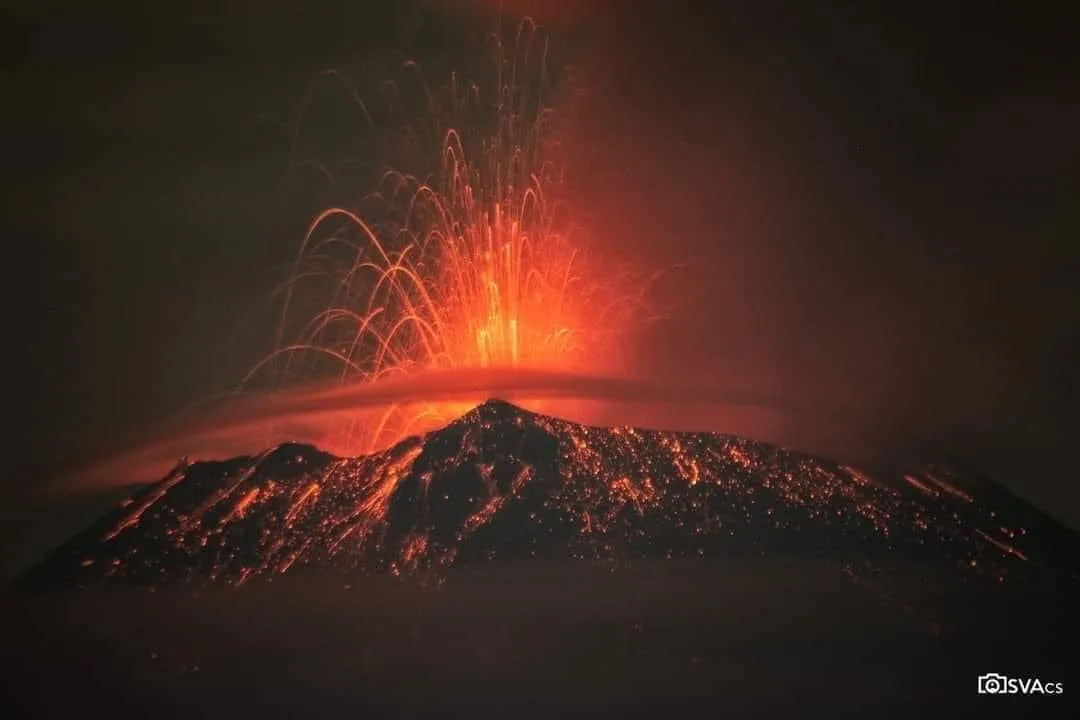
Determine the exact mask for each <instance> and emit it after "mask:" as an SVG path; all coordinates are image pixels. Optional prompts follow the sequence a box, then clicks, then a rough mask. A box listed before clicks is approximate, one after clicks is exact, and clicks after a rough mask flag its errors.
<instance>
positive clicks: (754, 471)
mask: <svg viewBox="0 0 1080 720" xmlns="http://www.w3.org/2000/svg"><path fill="white" fill-rule="evenodd" d="M1064 545H1068V546H1069V550H1070V553H1069V554H1067V555H1066V554H1063V552H1062V548H1063V546H1064ZM1076 547H1077V541H1076V537H1075V535H1074V534H1072V533H1070V532H1069V531H1068V530H1066V529H1064V528H1062V527H1061V526H1058V525H1056V524H1055V523H1054V522H1053V521H1051V520H1049V519H1048V518H1045V517H1044V516H1042V515H1040V514H1039V513H1038V512H1037V511H1035V510H1034V509H1033V508H1031V507H1030V506H1027V505H1026V504H1024V503H1022V501H1019V500H1018V499H1016V498H1013V497H1012V496H1009V495H1008V494H1007V493H1005V491H1003V490H1001V489H1000V488H997V486H994V485H992V484H991V483H988V482H986V481H983V480H980V479H977V478H973V479H971V480H970V481H969V480H968V479H967V478H966V477H962V476H960V475H959V474H957V473H956V472H955V471H950V470H948V469H946V468H941V467H932V468H925V469H921V470H918V471H914V470H913V471H909V472H907V473H903V474H900V475H898V476H897V477H895V478H894V477H888V478H886V477H880V476H871V475H869V474H867V473H865V472H862V471H860V470H857V469H855V468H851V467H847V466H844V465H839V464H835V463H830V462H827V461H824V460H821V459H818V458H815V457H812V456H809V455H806V454H802V453H798V452H793V451H789V450H785V449H782V448H779V447H776V446H773V445H769V444H766V443H761V442H756V441H751V440H747V439H743V438H739V437H734V436H729V435H720V434H707V433H675V432H662V431H650V430H640V429H634V428H597V427H588V426H584V425H579V424H575V423H571V422H567V421H563V420H559V419H556V418H552V417H547V416H543V415H538V414H534V413H531V412H528V411H525V410H522V409H520V408H518V407H516V406H514V405H511V404H509V403H506V402H502V401H498V400H492V401H489V402H487V403H484V404H483V405H480V406H478V407H477V408H475V409H473V410H472V411H470V412H468V413H467V414H465V415H464V416H462V417H461V418H459V419H458V420H456V421H454V422H452V423H450V424H449V425H448V426H446V427H445V428H443V429H441V430H438V431H435V432H432V433H429V434H427V435H425V436H423V437H412V438H408V439H406V440H404V441H402V442H400V443H398V444H397V445H395V446H393V447H392V448H390V449H388V450H385V451H383V452H379V453H375V454H372V455H368V456H364V457H359V458H338V457H334V456H332V455H329V454H327V453H324V452H321V451H319V450H317V449H316V448H313V447H310V446H307V445H297V444H287V445H282V446H279V447H277V448H275V449H273V450H271V451H268V452H265V453H263V454H261V455H259V456H256V457H240V458H235V459H232V460H228V461H224V462H203V463H195V464H187V463H181V464H180V465H178V466H177V467H176V468H175V469H174V470H173V471H172V472H171V473H169V475H168V476H167V477H166V478H165V479H163V480H162V481H160V482H159V483H157V484H155V485H153V486H151V487H149V488H147V489H145V490H143V491H142V492H141V493H140V494H138V495H136V496H134V497H132V498H131V499H130V500H128V501H127V502H126V503H125V504H124V505H123V506H122V507H120V508H118V509H117V510H116V511H115V512H114V513H112V514H110V515H109V516H107V517H105V518H102V519H101V520H100V521H99V522H98V523H95V524H94V525H93V526H92V527H90V528H88V529H87V530H85V531H83V532H82V533H80V534H78V535H77V536H75V537H73V538H72V539H71V540H69V541H68V542H67V543H65V544H64V545H62V546H61V547H59V548H58V549H56V550H55V551H54V552H53V553H52V554H51V555H50V556H49V557H47V558H46V559H45V560H44V561H43V562H42V563H41V564H40V565H38V566H36V567H34V568H32V569H31V570H30V571H29V572H28V573H27V574H26V575H25V576H24V578H23V580H24V582H25V584H28V585H31V586H38V587H41V586H65V587H66V586H72V585H76V586H92V585H101V584H117V583H130V584H137V585H149V586H155V585H159V584H164V583H169V582H173V581H195V582H206V581H209V582H219V583H227V584H239V583H243V582H245V581H248V580H251V579H254V578H260V577H271V576H277V575H280V574H282V573H290V572H296V571H299V570H301V569H303V568H316V569H327V568H329V569H340V570H343V571H349V572H356V571H360V572H378V573H387V572H389V573H411V572H417V571H429V570H436V571H437V570H440V569H446V568H450V567H453V566H462V565H470V564H476V563H484V562H489V561H492V560H513V559H528V558H545V559H551V558H575V559H582V560H611V561H629V560H633V559H635V558H661V559H663V558H697V557H702V558H708V557H721V558H729V557H733V556H742V557H754V556H758V555H770V556H778V555H781V556H782V555H799V556H812V557H819V558H827V559H830V560H836V561H838V562H839V563H840V565H841V566H842V567H843V568H844V569H845V571H847V572H849V573H851V574H853V575H857V576H863V575H866V576H868V577H869V576H876V575H875V573H876V572H877V570H878V569H879V568H880V567H882V565H883V564H887V563H889V562H892V561H893V560H901V561H905V562H907V561H914V562H915V563H917V565H918V567H919V568H920V569H921V570H920V571H927V572H930V571H932V572H937V573H941V574H942V576H947V577H951V578H970V579H973V580H975V581H987V582H990V583H993V584H999V583H1004V582H1007V581H1010V580H1013V579H1015V578H1023V577H1031V576H1032V573H1044V574H1045V573H1046V572H1049V573H1051V574H1053V575H1055V577H1069V578H1070V581H1072V580H1075V568H1074V567H1072V566H1070V565H1069V564H1068V563H1067V562H1065V563H1062V562H1061V561H1060V559H1061V558H1062V557H1075V555H1074V554H1071V553H1073V552H1075V549H1076ZM1055 551H1056V552H1055Z"/></svg>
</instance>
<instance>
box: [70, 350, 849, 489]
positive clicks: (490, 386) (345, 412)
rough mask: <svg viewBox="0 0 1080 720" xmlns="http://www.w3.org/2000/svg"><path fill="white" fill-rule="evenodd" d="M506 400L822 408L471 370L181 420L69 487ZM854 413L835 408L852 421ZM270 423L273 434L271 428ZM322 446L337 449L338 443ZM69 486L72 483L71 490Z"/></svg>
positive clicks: (542, 373)
mask: <svg viewBox="0 0 1080 720" xmlns="http://www.w3.org/2000/svg"><path fill="white" fill-rule="evenodd" d="M491 396H499V397H503V398H507V399H512V400H513V401H514V402H516V403H519V404H522V405H543V406H544V407H545V408H548V409H549V410H550V411H551V412H552V413H553V414H556V415H558V416H560V417H564V418H568V419H571V420H575V421H579V422H591V421H592V420H591V418H594V417H596V415H597V410H596V405H597V404H603V405H604V406H605V408H607V409H608V411H609V413H608V414H607V415H606V416H607V417H609V418H612V421H614V418H618V422H619V423H622V424H625V419H626V418H628V417H631V410H632V408H635V407H637V408H642V409H643V411H642V416H644V417H649V416H653V415H654V414H655V413H656V411H660V412H662V411H663V410H664V409H665V408H671V407H677V408H679V409H680V411H681V412H684V413H685V412H690V411H692V410H694V409H703V408H704V409H706V410H712V411H713V412H715V411H716V409H717V408H739V407H744V408H747V407H748V408H764V409H768V410H770V411H776V410H778V409H779V410H782V411H783V412H785V413H788V414H800V413H805V414H812V415H813V416H815V417H817V418H818V420H819V421H820V420H821V418H822V417H823V416H824V413H823V412H822V409H821V408H816V407H798V406H795V405H788V406H785V407H783V408H779V407H778V406H777V404H776V401H775V399H773V398H769V397H764V396H758V395H754V394H751V393H746V392H741V391H737V390H733V389H724V388H702V387H686V386H682V387H680V386H676V385H664V384H660V383H655V382H643V381H638V380H632V379H628V378H620V377H612V376H598V375H589V374H585V373H570V372H559V371H553V370H535V369H525V368H486V369H485V368H464V369H460V370H444V371H428V372H423V373H414V374H411V375H403V376H402V377H397V378H394V377H388V378H386V379H383V380H379V381H372V382H361V383H344V384H343V383H339V382H324V383H310V384H307V385H305V386H303V387H298V388H293V389H289V390H282V391H278V392H275V393H267V394H261V395H260V394H256V395H252V396H250V397H249V398H246V399H243V400H237V401H234V402H232V403H230V404H229V405H228V406H225V407H222V408H220V409H218V410H217V411H216V412H212V413H207V414H205V415H202V416H200V417H197V418H194V419H193V420H190V421H187V422H180V423H177V424H175V425H174V426H172V427H171V428H167V429H166V430H164V431H162V432H161V433H159V434H158V435H157V436H155V437H151V438H147V439H146V440H144V442H142V443H141V444H140V445H139V446H137V447H134V448H132V449H130V450H129V451H127V452H123V453H118V454H117V455H116V456H114V457H112V458H109V459H107V460H105V461H103V462H100V463H97V464H94V465H90V466H88V467H86V468H83V469H82V470H81V471H80V472H79V473H78V474H77V476H76V477H75V478H72V480H73V482H72V483H71V484H73V485H77V486H81V487H83V488H90V487H108V486H116V485H128V484H136V483H144V482H146V481H148V480H149V479H152V478H155V477H160V476H161V474H162V473H163V472H165V471H166V470H167V469H168V467H170V466H171V465H173V464H175V462H176V460H177V458H179V457H187V458H189V459H192V460H196V459H215V458H221V457H229V456H232V455H238V454H245V453H252V452H258V451H260V450H262V449H264V448H266V447H268V446H271V445H274V444H277V443H280V442H284V441H289V440H296V439H298V438H308V437H318V436H320V435H321V434H322V433H324V432H325V428H327V427H330V426H333V425H334V424H335V423H338V424H340V423H345V422H358V423H363V422H365V421H370V420H374V421H379V420H381V419H382V418H384V417H385V416H386V410H385V408H387V407H390V408H393V409H395V411H396V412H401V413H410V412H411V413H420V412H423V411H424V410H425V409H427V408H431V407H439V408H453V407H465V408H466V409H468V408H471V407H473V406H475V405H477V404H478V403H479V402H480V400H479V399H478V398H488V397H491ZM853 414H856V413H855V411H853V410H851V409H846V410H845V409H833V411H832V415H833V416H835V417H837V418H840V419H844V416H845V415H853ZM268 418H269V419H272V421H273V423H274V425H275V428H274V429H272V430H268V429H267V423H268ZM319 447H320V448H322V449H324V450H328V451H330V452H334V453H335V454H342V455H344V454H346V453H341V452H339V450H338V448H335V447H334V446H333V445H319ZM69 487H70V485H69Z"/></svg>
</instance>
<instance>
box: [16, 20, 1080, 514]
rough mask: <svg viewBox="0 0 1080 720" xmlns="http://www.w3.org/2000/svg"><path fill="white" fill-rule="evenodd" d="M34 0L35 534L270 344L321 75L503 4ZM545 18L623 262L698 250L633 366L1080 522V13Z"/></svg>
mask: <svg viewBox="0 0 1080 720" xmlns="http://www.w3.org/2000/svg"><path fill="white" fill-rule="evenodd" d="M529 4H530V3H523V2H513V3H507V8H508V12H509V11H513V12H516V11H518V10H519V9H520V8H521V7H522V6H527V5H529ZM8 5H9V7H8V9H6V10H5V11H4V12H3V15H2V16H0V21H2V25H0V27H2V31H0V32H2V35H0V38H2V39H0V48H3V50H2V52H3V60H4V68H5V72H4V83H3V92H4V95H5V98H4V102H3V107H4V112H3V114H2V116H0V117H2V122H3V123H4V125H5V132H4V138H5V141H6V147H7V150H6V153H5V162H4V163H3V168H4V171H5V175H6V177H5V179H4V192H3V194H2V202H3V204H4V209H3V219H4V226H3V233H4V237H5V247H6V252H5V260H6V267H7V273H6V282H5V283H4V289H3V292H4V294H5V302H4V303H3V309H4V312H5V318H4V319H5V331H6V335H7V337H8V342H7V343H5V347H4V352H3V353H2V354H0V357H2V360H3V363H4V368H3V372H4V374H3V377H4V378H5V380H6V383H5V403H4V404H5V407H6V410H7V412H8V413H9V415H10V420H11V424H9V430H7V431H6V432H5V436H6V438H7V440H8V449H7V450H6V451H5V456H6V457H5V459H4V463H3V469H2V471H0V473H2V481H0V482H2V487H0V493H2V495H0V497H2V498H3V499H4V500H5V506H7V507H8V511H7V513H8V514H9V515H10V516H11V517H12V518H16V517H17V518H18V519H20V520H22V521H23V522H24V523H25V522H27V520H26V518H27V517H29V515H24V514H20V513H22V511H21V510H20V508H21V507H23V504H22V500H20V499H18V498H19V497H20V496H22V495H25V494H26V492H27V491H28V490H30V489H32V488H35V487H37V486H39V485H40V483H41V482H42V481H43V480H45V479H47V477H48V474H49V470H50V469H52V468H55V467H57V466H59V465H63V464H65V463H69V462H72V461H74V460H77V459H78V458H79V457H81V456H83V455H85V454H86V453H88V452H93V451H94V450H95V449H96V448H99V447H101V446H103V445H106V444H114V443H117V442H120V441H122V440H123V439H124V438H127V437H135V436H137V435H138V433H139V432H140V431H141V430H143V429H145V428H146V427H147V426H149V425H152V424H154V423H158V422H161V421H163V420H165V419H168V418H169V417H172V416H173V415H175V414H176V413H177V412H179V411H181V410H183V409H185V408H186V407H188V406H190V405H191V404H193V403H195V402H198V401H200V400H203V399H206V398H208V397H209V396H211V395H213V394H215V393H218V392H221V391H223V390H227V389H229V388H230V387H231V386H232V385H233V384H235V383H236V381H237V380H238V379H239V377H240V376H241V375H242V374H243V372H244V371H246V370H247V369H248V368H249V367H250V366H251V365H252V364H253V363H254V362H255V361H257V360H258V359H259V358H260V357H261V356H262V355H263V354H264V353H265V352H267V351H268V350H270V349H271V347H272V344H271V340H272V338H271V328H272V323H273V321H274V320H275V319H276V307H275V306H273V305H272V304H271V303H270V302H269V301H268V296H269V293H270V291H271V289H272V287H273V285H274V283H275V282H276V281H279V280H281V279H282V272H283V269H284V268H285V266H286V265H287V263H289V262H290V261H291V260H292V258H293V256H294V253H295V249H296V247H297V243H298V241H299V238H300V233H301V231H302V230H303V227H304V224H305V220H306V219H308V218H309V217H310V216H311V215H312V214H313V213H314V212H315V211H317V210H318V209H319V207H320V205H321V204H322V203H324V202H325V201H327V200H329V199H332V197H331V195H332V191H330V190H327V189H326V188H325V187H321V186H320V185H319V183H318V182H317V181H316V180H315V179H314V178H313V177H311V176H305V175H304V174H303V173H295V172H294V173H290V171H289V161H290V135H289V133H288V131H287V127H288V125H289V124H290V123H292V122H294V121H295V119H296V117H297V114H298V112H299V109H300V105H301V102H302V101H303V98H304V95H305V91H306V90H307V89H308V87H309V86H310V85H311V83H312V81H313V78H314V77H315V75H316V74H317V73H318V72H319V71H320V70H323V69H326V68H340V69H342V70H344V71H350V70H355V71H357V72H363V71H365V70H364V69H365V68H368V69H369V68H370V66H371V61H372V60H373V59H374V60H378V61H382V62H385V61H392V60H393V57H394V55H395V54H396V53H402V54H405V55H408V56H411V57H415V58H417V59H419V60H420V61H421V62H431V63H437V62H442V61H446V60H447V58H449V59H450V60H449V62H452V61H453V58H455V57H456V55H458V54H461V53H463V52H464V48H465V47H466V46H467V44H468V40H469V39H472V38H474V37H475V35H476V33H477V28H480V29H483V26H484V20H483V19H482V13H483V12H484V11H486V10H489V9H490V8H487V7H483V8H481V7H475V6H474V5H470V7H469V11H468V12H465V11H463V10H462V9H461V8H462V7H464V6H465V5H466V3H462V4H460V5H458V4H455V3H449V2H441V3H427V4H426V5H425V6H424V7H419V6H417V5H416V4H415V3H402V4H400V5H402V7H399V8H396V9H393V10H390V9H387V8H375V7H371V6H372V5H374V4H373V3H366V2H352V3H344V2H325V1H322V0H318V1H315V2H305V3H294V4H291V5H290V4H287V3H273V4H272V6H273V8H274V9H273V10H270V9H268V8H269V7H271V6H270V5H266V4H260V3H240V2H214V3H209V2H205V3H204V2H190V3H184V4H183V7H182V8H180V7H177V8H171V9H168V10H162V9H161V8H159V7H156V6H154V7H153V9H143V7H144V6H143V4H138V3H90V4H88V3H70V4H69V5H70V6H71V8H73V9H61V8H60V7H57V6H58V5H63V4H57V3H29V2H27V3H18V2H16V3H8ZM91 5H93V6H94V8H95V9H93V10H91V9H88V8H89V7H90V6H91ZM386 5H387V6H388V7H393V6H395V5H398V4H396V3H395V4H390V3H387V4H386ZM532 5H534V6H535V7H534V8H533V9H536V8H540V9H541V10H544V11H545V12H543V13H542V17H541V18H540V19H541V20H542V21H544V22H546V23H547V24H548V25H549V26H550V30H551V32H552V34H553V36H555V37H557V38H559V39H560V42H561V43H562V45H561V47H563V48H564V50H565V52H564V56H565V57H567V58H568V59H570V60H572V62H573V63H574V64H575V65H577V66H578V68H579V70H580V75H581V78H582V85H583V87H584V88H585V90H584V91H583V93H582V94H581V96H580V97H578V98H577V99H576V100H575V102H574V104H573V105H572V107H570V108H568V111H569V112H571V113H572V114H573V117H574V118H575V121H574V123H572V125H573V132H572V133H570V137H568V142H569V143H572V144H575V147H576V148H577V152H576V153H575V156H576V157H577V158H578V160H579V167H577V168H576V172H577V173H578V175H577V178H578V182H579V183H580V187H581V188H582V191H581V192H582V193H583V196H584V198H585V200H586V201H587V202H586V203H584V204H586V205H587V206H588V207H589V208H590V215H591V217H590V218H589V220H590V222H593V223H594V224H595V225H596V226H598V227H602V228H604V233H603V234H604V241H603V245H604V248H605V249H606V250H607V251H610V252H612V253H613V254H619V255H620V256H626V257H629V258H631V259H632V261H633V262H634V263H636V264H637V265H638V266H644V267H654V266H656V267H659V266H662V265H665V264H671V263H684V264H685V265H686V267H685V269H684V270H682V271H681V273H682V274H681V275H680V276H679V281H678V282H675V283H671V284H670V285H669V286H665V289H663V290H662V291H661V292H662V295H663V297H662V300H663V302H664V303H667V305H668V306H669V307H670V315H671V317H672V319H671V320H670V321H669V322H667V323H666V324H663V325H662V326H660V327H657V328H656V329H654V330H652V331H651V333H652V334H651V335H650V336H649V337H648V338H647V339H645V340H643V341H642V342H641V343H640V348H639V351H638V352H637V353H636V354H635V357H634V358H633V359H634V366H635V371H636V372H638V373H640V374H642V375H643V376H648V377H661V378H664V377H671V378H678V379H680V380H683V381H687V380H690V381H697V382H705V381H708V380H709V379H710V378H717V377H722V378H724V379H725V382H726V383H727V384H735V385H739V386H745V387H748V388H753V389H755V390H762V391H766V392H769V393H772V394H774V395H776V396H778V397H797V398H799V399H800V400H810V401H813V402H821V403H822V405H823V407H824V406H827V405H828V404H830V403H841V404H843V403H847V404H857V405H859V406H861V407H864V408H867V415H866V417H865V419H864V421H863V422H861V423H860V426H861V427H862V428H864V429H865V427H868V426H872V427H874V428H875V431H876V432H878V433H879V434H880V433H884V434H889V433H893V434H895V435H897V436H899V435H918V436H919V437H922V438H925V439H928V440H931V441H933V442H935V443H937V444H938V445H940V446H943V447H946V448H948V449H949V450H950V451H951V452H954V453H955V454H957V455H958V456H960V457H962V458H964V459H965V460H968V461H969V462H971V463H973V464H974V465H976V466H978V467H979V468H980V469H982V470H984V471H985V472H986V473H987V474H989V475H990V476H991V477H994V478H997V479H999V480H1000V481H1001V482H1003V483H1004V484H1006V485H1007V486H1009V487H1010V488H1012V489H1013V490H1015V491H1016V492H1018V493H1020V494H1021V495H1023V496H1025V497H1027V498H1029V499H1031V500H1032V501H1034V502H1035V503H1036V504H1037V505H1039V506H1040V507H1042V508H1044V509H1046V510H1048V511H1050V512H1051V514H1053V515H1055V516H1056V517H1058V518H1060V519H1063V520H1065V521H1066V522H1068V523H1070V524H1071V525H1073V526H1074V527H1080V490H1078V488H1080V483H1077V482H1076V481H1077V466H1076V460H1075V457H1074V456H1071V455H1070V450H1071V448H1072V447H1075V446H1077V440H1080V433H1078V430H1080V414H1078V413H1077V410H1076V404H1075V402H1074V398H1076V397H1077V396H1078V395H1080V393H1078V389H1080V387H1078V383H1077V373H1076V372H1075V368H1076V367H1078V366H1080V335H1078V332H1077V331H1078V328H1080V302H1078V301H1080V283H1077V282H1076V280H1075V278H1076V271H1077V268H1078V267H1080V263H1078V260H1080V241H1078V237H1080V234H1078V233H1080V204H1077V200H1076V198H1077V197H1078V196H1077V190H1078V189H1080V182H1078V181H1080V140H1078V139H1077V132H1076V128H1078V127H1080V84H1078V83H1077V82H1076V78H1077V77H1080V51H1078V50H1077V48H1080V37H1078V32H1077V29H1076V25H1075V24H1074V23H1069V22H1067V21H1065V20H1064V19H1063V18H1060V17H1055V15H1054V14H1053V13H1052V12H1051V11H1050V9H1049V8H1050V5H1049V4H1046V5H1045V7H1044V6H1043V5H1042V4H1040V3H1036V2H1026V3H1019V4H1017V3H1011V4H1006V5H1008V6H1009V9H1008V10H1005V9H988V8H987V7H986V6H985V4H971V5H970V6H967V7H961V6H956V5H954V6H952V8H953V9H950V10H948V11H943V10H941V9H940V8H936V9H934V10H931V11H926V12H922V11H918V10H917V9H915V8H914V7H913V6H912V5H911V4H907V3H893V4H891V5H892V7H890V8H889V9H888V10H885V9H882V8H879V7H875V6H876V5H877V3H865V2H860V3H813V4H808V3H791V4H790V7H783V6H780V5H773V4H771V3H752V4H750V3H748V4H746V7H738V4H731V3H728V4H725V5H724V7H723V8H720V7H713V5H714V4H712V3H683V4H680V3H673V2H664V3H657V4H655V5H657V6H662V8H663V11H662V12H654V11H650V10H647V9H645V8H648V7H650V5H652V4H649V3H637V4H635V3H631V2H626V3H618V2H611V3H606V4H604V3H574V2H570V1H569V0H566V1H560V2H556V3H550V4H545V3H532ZM681 5H685V6H686V7H685V8H682V7H681ZM751 5H752V6H753V7H754V8H755V9H753V10H751V9H749V8H750V6H751ZM810 5H814V6H815V7H814V8H813V9H811V8H810V7H809V6H810ZM151 6H153V4H151ZM151 6H146V7H147V8H149V7H151ZM638 6H640V8H639V7H638ZM804 6H805V7H804ZM818 6H820V7H818ZM74 8H80V9H74ZM474 11H475V12H474ZM332 95H333V93H330V96H331V99H329V100H326V102H328V103H333V102H336V101H335V100H333V99H332ZM328 144H329V142H328ZM658 422H662V421H658ZM680 424H691V425H692V424H693V421H692V420H686V419H682V420H681V421H680ZM732 429H734V430H739V429H740V428H738V427H733V428H732ZM854 434H857V433H854ZM148 479H149V478H148Z"/></svg>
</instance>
